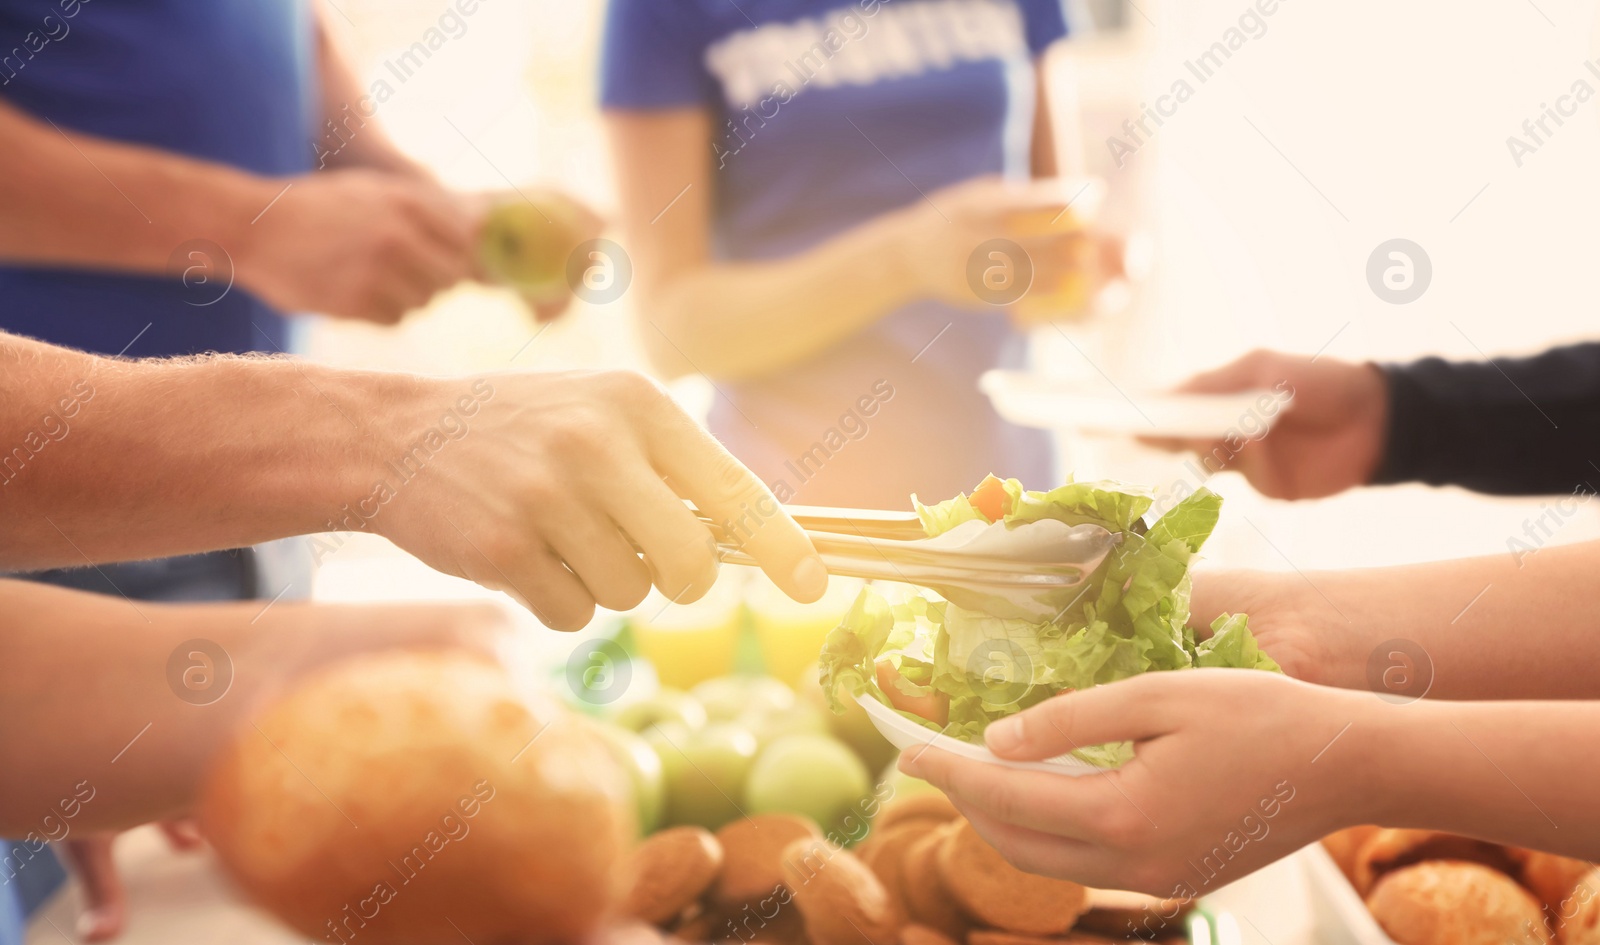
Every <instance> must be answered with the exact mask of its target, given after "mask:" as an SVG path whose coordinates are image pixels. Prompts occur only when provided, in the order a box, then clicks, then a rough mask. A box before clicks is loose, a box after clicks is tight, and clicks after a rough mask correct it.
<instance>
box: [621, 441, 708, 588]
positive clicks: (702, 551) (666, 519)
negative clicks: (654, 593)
mask: <svg viewBox="0 0 1600 945" xmlns="http://www.w3.org/2000/svg"><path fill="white" fill-rule="evenodd" d="M619 465H620V464H619ZM638 465H639V466H641V467H645V464H644V463H642V462H641V463H639V464H638ZM602 491H603V493H604V494H605V496H606V502H607V508H608V509H609V511H610V513H611V516H612V517H613V518H614V519H616V522H617V524H618V525H620V526H621V527H622V530H623V531H624V532H626V533H627V534H628V535H629V536H631V537H632V538H633V540H634V541H635V542H636V543H638V545H639V548H640V550H642V551H643V552H644V564H645V565H646V566H647V567H648V568H649V570H650V572H651V576H652V578H653V580H654V582H655V585H656V587H657V588H659V589H660V590H661V593H662V594H665V595H666V597H667V599H668V600H671V601H675V602H677V603H683V604H687V603H690V602H692V601H696V600H699V599H700V598H701V597H703V596H705V593H706V592H707V591H709V590H710V589H711V585H712V584H714V583H715V582H716V580H717V554H716V548H715V541H714V539H713V537H712V534H711V530H710V529H709V528H707V527H706V525H705V523H703V522H701V521H700V520H699V519H698V518H696V517H695V514H694V513H693V512H692V511H690V510H689V507H688V506H686V505H684V504H683V500H682V499H681V498H679V497H678V495H677V493H675V492H673V491H672V490H671V489H670V488H668V487H667V484H666V483H665V482H663V481H661V478H660V477H659V476H658V475H657V474H656V473H655V472H654V471H653V470H650V469H649V468H648V467H645V468H643V469H642V470H641V472H640V473H639V474H638V475H637V476H634V477H629V478H627V479H623V478H620V477H617V478H612V479H609V480H608V481H607V482H606V483H605V484H604V486H603V487H602Z"/></svg>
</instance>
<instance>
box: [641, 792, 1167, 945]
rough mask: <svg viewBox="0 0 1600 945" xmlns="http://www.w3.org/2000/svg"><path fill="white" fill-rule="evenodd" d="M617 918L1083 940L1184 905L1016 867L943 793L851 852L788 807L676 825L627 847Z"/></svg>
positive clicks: (899, 815) (736, 931)
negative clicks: (627, 882) (705, 824)
mask: <svg viewBox="0 0 1600 945" xmlns="http://www.w3.org/2000/svg"><path fill="white" fill-rule="evenodd" d="M626 871H627V873H628V874H629V875H630V877H631V883H632V885H631V887H630V889H629V892H628V893H627V895H626V896H625V897H624V900H623V905H622V910H621V911H622V912H623V913H624V915H626V916H628V917H631V918H633V919H635V920H638V921H640V922H643V923H647V924H648V925H650V926H651V927H653V928H654V929H655V930H657V932H658V933H659V934H661V935H662V936H665V937H668V938H670V939H673V940H677V941H681V942H685V943H718V945H748V943H760V945H1093V943H1097V942H1109V941H1112V940H1121V939H1128V938H1135V937H1139V938H1144V939H1146V940H1152V939H1154V940H1163V939H1178V940H1182V939H1184V936H1185V927H1184V920H1185V916H1186V915H1187V913H1188V912H1189V909H1190V905H1191V904H1190V903H1186V902H1180V901H1176V900H1163V899H1157V898H1155V897H1151V896H1145V895H1141V894H1138V893H1127V892H1110V891H1102V890H1094V889H1088V888H1086V887H1083V886H1080V885H1078V884H1076V883H1071V882H1066V881H1064V880H1058V879H1049V878H1047V877H1042V876H1035V875H1032V874H1029V873H1024V872H1022V871H1020V870H1018V869H1016V868H1015V867H1013V866H1011V865H1010V864H1009V863H1007V862H1006V861H1005V859H1004V858H1003V857H1002V856H1001V855H1000V853H999V852H998V851H996V850H995V849H994V848H993V847H991V846H989V845H988V844H987V843H986V842H984V840H983V839H982V837H980V836H979V835H978V833H977V831H976V830H974V829H973V827H972V825H971V824H970V823H968V822H967V821H966V820H965V819H963V818H962V817H961V816H960V815H959V814H958V813H957V812H956V810H955V808H954V807H953V806H951V804H950V802H949V801H948V800H946V799H945V797H944V796H943V795H941V794H917V795H913V796H908V797H905V798H903V799H902V798H895V799H891V800H890V801H888V802H886V803H885V805H884V807H883V809H882V811H881V812H880V814H879V815H878V817H877V818H876V819H875V821H874V823H873V827H872V832H871V834H870V836H869V837H868V838H867V839H866V840H865V841H864V842H862V843H861V844H859V845H858V846H855V847H854V848H851V849H845V848H842V847H840V846H838V845H836V844H834V843H833V842H831V841H830V840H829V839H827V838H826V837H825V836H824V835H823V832H822V831H821V830H820V829H819V828H818V827H817V825H816V824H815V823H814V822H812V821H810V820H807V819H806V818H803V817H800V816H797V815H793V814H756V815H752V816H749V817H744V818H740V819H738V820H735V821H733V822H731V823H728V824H726V825H724V826H723V827H722V828H720V829H719V830H717V831H716V832H715V833H712V832H710V831H707V830H704V829H702V828H698V827H688V826H685V827H674V828H669V829H667V830H664V831H661V832H659V833H656V834H653V835H652V836H650V837H648V838H646V839H645V840H644V841H643V842H642V843H640V844H639V846H637V847H636V848H635V849H634V850H633V852H632V853H631V854H630V856H629V858H628V861H627V864H626Z"/></svg>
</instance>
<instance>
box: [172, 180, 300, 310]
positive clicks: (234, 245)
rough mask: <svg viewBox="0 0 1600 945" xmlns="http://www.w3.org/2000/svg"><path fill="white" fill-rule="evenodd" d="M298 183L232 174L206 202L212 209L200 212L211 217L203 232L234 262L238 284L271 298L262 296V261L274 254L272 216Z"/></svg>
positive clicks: (218, 183)
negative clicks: (270, 253)
mask: <svg viewBox="0 0 1600 945" xmlns="http://www.w3.org/2000/svg"><path fill="white" fill-rule="evenodd" d="M297 183H298V180H297V179H296V178H288V177H258V176H255V175H253V174H241V173H237V172H233V171H229V172H226V173H225V175H224V179H222V180H219V181H217V182H216V184H215V185H214V187H213V188H212V194H211V199H209V200H208V201H204V203H206V204H208V205H207V206H205V207H202V208H199V209H198V211H197V212H199V213H202V214H206V217H207V219H206V223H205V226H204V227H202V228H201V229H202V230H204V231H206V232H208V233H210V234H212V235H211V238H212V239H214V240H215V241H216V242H217V243H218V244H219V245H221V246H222V248H223V249H224V250H225V251H226V252H227V254H228V257H229V259H230V260H231V261H232V263H233V272H234V279H235V281H236V282H237V283H238V284H239V285H240V286H242V287H244V288H246V289H249V290H250V291H252V292H255V293H256V294H258V295H262V294H270V293H263V292H262V281H263V278H264V270H265V268H266V267H265V266H263V264H262V258H263V256H265V255H266V254H268V253H269V252H270V251H271V246H270V243H271V240H272V239H273V233H274V232H275V227H273V226H272V221H271V220H270V217H271V214H272V213H276V212H278V211H279V210H280V209H281V208H280V207H278V206H277V203H278V201H279V199H280V198H282V197H283V196H284V194H285V192H286V191H287V190H288V189H289V188H290V187H292V186H294V185H295V184H297ZM196 203H202V201H196Z"/></svg>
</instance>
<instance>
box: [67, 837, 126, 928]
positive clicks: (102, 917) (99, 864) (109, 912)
mask: <svg viewBox="0 0 1600 945" xmlns="http://www.w3.org/2000/svg"><path fill="white" fill-rule="evenodd" d="M115 839H116V835H115V834H101V835H96V836H93V837H87V838H85V839H83V840H73V841H70V842H69V843H67V845H66V848H67V858H68V859H69V860H70V861H71V863H72V872H73V873H74V874H75V875H76V876H77V877H78V885H79V887H80V888H81V889H82V890H83V911H82V912H80V913H79V914H78V935H79V936H80V937H82V939H83V940H84V941H86V942H106V941H110V940H111V939H114V938H116V937H117V936H118V935H121V934H122V929H123V926H125V925H126V924H127V921H128V893H127V890H126V889H124V888H123V886H122V877H121V876H120V875H119V874H118V873H117V865H116V862H115V861H114V860H113V859H112V857H111V844H112V841H114V840H115Z"/></svg>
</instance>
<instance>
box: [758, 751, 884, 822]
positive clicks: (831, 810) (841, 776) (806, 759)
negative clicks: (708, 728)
mask: <svg viewBox="0 0 1600 945" xmlns="http://www.w3.org/2000/svg"><path fill="white" fill-rule="evenodd" d="M871 790H872V777H871V776H870V775H869V774H868V773H867V767H866V765H864V764H862V763H861V759H860V758H857V757H856V755H855V752H853V751H851V750H850V749H849V748H848V747H846V746H845V745H844V744H843V743H841V742H839V741H837V740H836V739H833V738H829V737H828V736H826V735H789V736H787V737H785V738H780V739H778V740H777V741H775V742H773V743H772V744H771V745H768V746H767V747H766V748H765V749H763V750H762V752H761V754H760V755H759V756H758V757H757V758H756V763H755V766H754V767H753V768H751V769H750V780H749V783H748V784H746V785H745V792H744V799H745V805H746V809H747V810H748V811H749V812H750V813H752V814H758V813H777V812H785V813H792V814H804V815H805V816H807V817H810V818H811V819H812V820H814V821H816V822H817V823H818V824H820V825H822V828H823V829H824V830H835V829H837V828H838V827H839V825H840V824H842V823H843V822H844V820H845V817H846V816H847V815H849V814H850V812H851V811H852V810H854V809H855V808H856V807H857V806H859V805H860V804H861V801H862V799H863V798H865V797H866V796H867V794H868V792H870V791H871Z"/></svg>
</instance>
